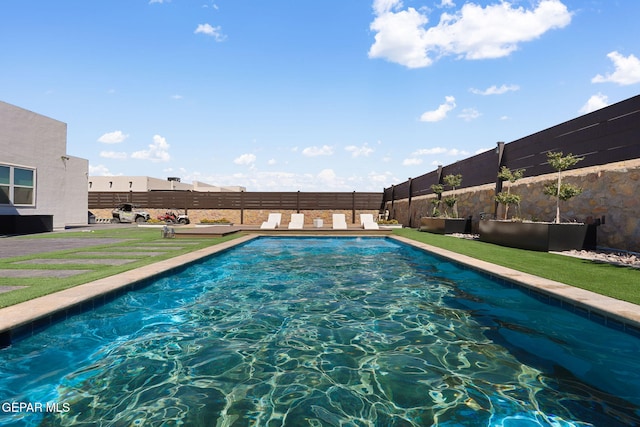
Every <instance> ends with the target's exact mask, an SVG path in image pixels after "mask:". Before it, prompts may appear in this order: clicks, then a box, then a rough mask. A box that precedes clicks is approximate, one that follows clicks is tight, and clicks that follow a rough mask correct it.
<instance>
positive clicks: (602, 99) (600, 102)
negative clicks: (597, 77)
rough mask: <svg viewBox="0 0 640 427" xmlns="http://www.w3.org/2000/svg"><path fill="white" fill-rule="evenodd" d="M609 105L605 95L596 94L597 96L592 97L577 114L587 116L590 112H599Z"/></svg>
mask: <svg viewBox="0 0 640 427" xmlns="http://www.w3.org/2000/svg"><path fill="white" fill-rule="evenodd" d="M608 105H609V98H608V97H607V96H606V95H603V94H601V93H598V94H597V95H593V96H592V97H591V98H589V100H588V101H587V103H586V104H584V105H583V106H582V108H580V110H579V112H580V113H582V114H587V113H590V112H592V111H596V110H599V109H601V108H604V107H606V106H608Z"/></svg>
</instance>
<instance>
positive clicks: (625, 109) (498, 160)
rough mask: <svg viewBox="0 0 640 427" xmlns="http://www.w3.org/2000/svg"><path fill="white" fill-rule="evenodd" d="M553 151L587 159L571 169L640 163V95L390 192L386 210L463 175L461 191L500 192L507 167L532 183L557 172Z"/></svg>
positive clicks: (446, 167) (393, 188)
mask: <svg viewBox="0 0 640 427" xmlns="http://www.w3.org/2000/svg"><path fill="white" fill-rule="evenodd" d="M550 151H551V152H557V151H562V152H563V153H564V154H568V153H572V154H574V155H577V156H580V157H584V160H583V161H581V162H580V163H578V165H577V166H574V167H573V168H572V169H577V168H584V167H588V166H597V165H605V164H608V163H613V162H619V161H623V160H630V159H636V158H640V95H638V96H635V97H633V98H629V99H627V100H625V101H622V102H619V103H617V104H614V105H611V106H609V107H606V108H603V109H600V110H597V111H594V112H592V113H589V114H586V115H584V116H580V117H578V118H576V119H573V120H570V121H568V122H564V123H561V124H559V125H557V126H554V127H551V128H549V129H545V130H543V131H540V132H538V133H535V134H533V135H529V136H527V137H524V138H521V139H518V140H515V141H512V142H510V143H508V144H505V143H502V142H500V143H498V144H497V146H496V149H495V150H491V151H486V152H484V153H481V154H478V155H476V156H473V157H469V158H467V159H465V160H461V161H459V162H456V163H453V164H451V165H447V166H444V167H439V168H438V169H437V170H435V171H432V172H429V173H427V174H425V175H421V176H419V177H417V178H413V179H409V180H407V181H405V182H403V183H401V184H398V185H394V186H391V187H389V188H385V189H384V197H383V205H384V204H386V203H387V202H393V201H394V200H403V199H409V200H411V198H412V197H416V196H422V195H426V194H431V193H433V191H432V190H431V185H433V184H438V183H441V182H442V177H444V176H446V175H450V174H454V175H455V174H462V177H463V180H462V185H461V186H460V188H468V187H475V186H478V185H484V184H490V183H496V189H497V190H498V191H499V190H500V188H501V185H502V183H501V182H500V181H499V180H498V178H497V175H498V171H499V170H500V168H501V167H502V166H506V167H508V168H509V169H512V170H515V169H521V168H524V169H526V172H525V176H527V177H531V176H538V175H544V174H548V173H551V172H553V171H554V170H553V169H552V168H551V166H549V164H548V162H547V153H548V152H550Z"/></svg>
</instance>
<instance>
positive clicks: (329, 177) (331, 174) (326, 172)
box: [317, 169, 338, 183]
mask: <svg viewBox="0 0 640 427" xmlns="http://www.w3.org/2000/svg"><path fill="white" fill-rule="evenodd" d="M317 177H318V179H319V180H321V181H323V182H325V183H334V182H335V181H336V179H337V178H338V176H337V175H336V173H335V171H334V170H333V169H323V170H321V171H320V172H319V173H318V175H317Z"/></svg>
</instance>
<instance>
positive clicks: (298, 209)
mask: <svg viewBox="0 0 640 427" xmlns="http://www.w3.org/2000/svg"><path fill="white" fill-rule="evenodd" d="M296 211H297V213H300V190H298V194H296Z"/></svg>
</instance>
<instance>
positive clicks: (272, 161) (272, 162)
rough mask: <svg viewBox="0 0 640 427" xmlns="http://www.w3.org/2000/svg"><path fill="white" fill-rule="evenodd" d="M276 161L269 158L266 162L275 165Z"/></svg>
mask: <svg viewBox="0 0 640 427" xmlns="http://www.w3.org/2000/svg"><path fill="white" fill-rule="evenodd" d="M276 163H278V162H277V161H276V159H269V161H268V162H267V164H268V165H270V166H272V165H275V164H276Z"/></svg>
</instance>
